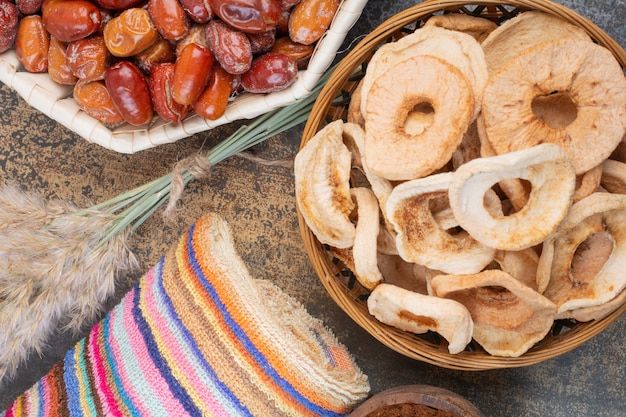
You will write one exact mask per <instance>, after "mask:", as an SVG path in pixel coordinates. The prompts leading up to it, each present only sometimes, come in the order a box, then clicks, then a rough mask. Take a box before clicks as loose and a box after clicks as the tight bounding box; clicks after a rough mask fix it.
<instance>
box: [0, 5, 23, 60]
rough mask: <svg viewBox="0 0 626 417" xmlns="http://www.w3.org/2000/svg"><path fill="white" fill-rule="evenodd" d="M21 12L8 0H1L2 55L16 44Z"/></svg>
mask: <svg viewBox="0 0 626 417" xmlns="http://www.w3.org/2000/svg"><path fill="white" fill-rule="evenodd" d="M18 23H19V12H18V10H17V7H16V6H15V5H14V4H13V3H10V2H9V1H8V0H0V53H3V52H5V51H6V50H8V49H9V48H11V47H12V46H13V44H14V43H15V36H16V35H17V26H18Z"/></svg>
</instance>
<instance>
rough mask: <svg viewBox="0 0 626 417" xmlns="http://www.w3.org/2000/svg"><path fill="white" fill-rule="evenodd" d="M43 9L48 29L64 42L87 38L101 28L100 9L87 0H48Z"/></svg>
mask: <svg viewBox="0 0 626 417" xmlns="http://www.w3.org/2000/svg"><path fill="white" fill-rule="evenodd" d="M41 10H42V13H41V17H42V19H43V24H44V27H45V28H46V30H47V31H48V32H49V33H50V34H51V35H52V36H54V37H55V38H57V39H58V40H60V41H63V42H72V41H75V40H78V39H82V38H86V37H87V36H89V35H92V34H94V33H96V32H97V31H98V30H99V29H100V24H101V19H102V14H101V13H100V9H99V8H98V6H96V5H95V4H94V3H91V2H89V1H87V0H52V1H47V2H44V4H42V8H41Z"/></svg>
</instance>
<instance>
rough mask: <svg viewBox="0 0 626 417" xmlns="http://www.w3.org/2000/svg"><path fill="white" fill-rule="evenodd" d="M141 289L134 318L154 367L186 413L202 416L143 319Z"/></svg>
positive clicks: (137, 296) (137, 289) (138, 293)
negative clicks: (140, 301) (140, 302)
mask: <svg viewBox="0 0 626 417" xmlns="http://www.w3.org/2000/svg"><path fill="white" fill-rule="evenodd" d="M141 291H142V290H141V289H140V287H139V286H137V287H136V291H135V294H134V297H133V308H132V310H133V317H134V319H135V322H136V323H137V327H138V328H139V332H140V333H141V335H142V336H143V338H144V342H145V344H146V347H147V349H148V353H149V354H150V357H151V358H152V361H153V362H154V365H155V366H156V367H157V369H158V370H159V372H160V373H161V376H162V377H163V379H165V381H166V382H167V385H168V386H169V388H170V391H171V392H172V394H173V395H174V397H176V398H177V399H178V401H180V404H181V405H182V406H183V408H184V409H185V411H187V412H188V413H189V414H190V415H192V416H198V417H201V416H202V412H201V411H200V410H199V409H198V407H196V405H195V404H194V403H193V400H192V399H191V398H190V397H189V394H188V393H187V391H185V389H184V388H183V387H182V386H181V385H180V382H178V380H177V379H176V378H175V377H174V376H173V375H172V371H171V369H170V368H169V366H168V365H167V361H166V360H165V359H164V358H163V356H161V353H160V352H159V348H158V346H157V344H156V341H155V340H154V337H153V336H152V332H151V331H150V326H149V325H148V323H147V321H146V319H145V318H144V317H143V315H142V312H141V308H140V307H139V300H140V293H141Z"/></svg>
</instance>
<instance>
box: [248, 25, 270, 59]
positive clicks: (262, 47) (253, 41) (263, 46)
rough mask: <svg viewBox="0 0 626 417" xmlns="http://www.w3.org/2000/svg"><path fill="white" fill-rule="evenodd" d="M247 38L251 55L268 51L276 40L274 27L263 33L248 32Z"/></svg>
mask: <svg viewBox="0 0 626 417" xmlns="http://www.w3.org/2000/svg"><path fill="white" fill-rule="evenodd" d="M248 39H249V40H250V47H251V48H252V54H253V55H260V54H263V53H265V52H269V51H270V49H272V47H273V46H274V43H275V42H276V29H275V28H273V29H270V30H268V31H267V32H264V33H250V34H248Z"/></svg>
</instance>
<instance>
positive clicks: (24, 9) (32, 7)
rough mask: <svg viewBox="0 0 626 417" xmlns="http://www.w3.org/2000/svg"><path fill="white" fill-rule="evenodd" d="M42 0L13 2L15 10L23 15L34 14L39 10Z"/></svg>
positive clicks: (17, 0)
mask: <svg viewBox="0 0 626 417" xmlns="http://www.w3.org/2000/svg"><path fill="white" fill-rule="evenodd" d="M41 3H43V0H15V5H16V6H17V9H18V10H19V11H20V13H22V14H23V15H26V16H27V15H29V14H35V13H37V12H39V10H41Z"/></svg>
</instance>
